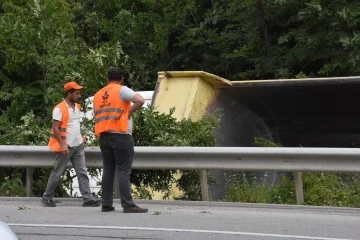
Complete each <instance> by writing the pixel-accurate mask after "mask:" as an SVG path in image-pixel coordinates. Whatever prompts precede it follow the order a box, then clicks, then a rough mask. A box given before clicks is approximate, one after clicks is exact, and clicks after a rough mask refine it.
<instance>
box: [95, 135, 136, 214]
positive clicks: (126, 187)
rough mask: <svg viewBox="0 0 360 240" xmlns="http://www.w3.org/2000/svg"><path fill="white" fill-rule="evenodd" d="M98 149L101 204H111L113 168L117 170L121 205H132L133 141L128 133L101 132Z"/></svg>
mask: <svg viewBox="0 0 360 240" xmlns="http://www.w3.org/2000/svg"><path fill="white" fill-rule="evenodd" d="M100 149H101V154H102V157H103V176H102V185H101V189H102V205H103V206H111V205H113V186H114V175H115V169H116V171H117V176H118V181H119V188H120V200H121V202H120V203H121V206H122V207H124V208H125V207H131V206H133V205H134V201H133V198H132V196H131V184H130V174H131V170H132V164H133V157H134V141H133V138H132V136H131V135H129V134H118V133H101V135H100Z"/></svg>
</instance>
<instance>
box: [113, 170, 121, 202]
mask: <svg viewBox="0 0 360 240" xmlns="http://www.w3.org/2000/svg"><path fill="white" fill-rule="evenodd" d="M114 197H115V199H120V188H119V179H118V177H117V172H116V171H115V174H114Z"/></svg>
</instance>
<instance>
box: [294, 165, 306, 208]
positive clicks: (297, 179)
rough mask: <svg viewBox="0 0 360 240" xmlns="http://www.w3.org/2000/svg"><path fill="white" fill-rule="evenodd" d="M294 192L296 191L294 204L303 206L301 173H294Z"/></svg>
mask: <svg viewBox="0 0 360 240" xmlns="http://www.w3.org/2000/svg"><path fill="white" fill-rule="evenodd" d="M294 175H295V190H296V204H298V205H302V204H304V192H303V183H302V176H301V172H295V173H294Z"/></svg>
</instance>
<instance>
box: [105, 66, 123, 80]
mask: <svg viewBox="0 0 360 240" xmlns="http://www.w3.org/2000/svg"><path fill="white" fill-rule="evenodd" d="M123 77H125V71H124V70H123V69H122V68H119V67H111V68H109V70H108V80H110V81H111V80H121V79H122V78H123Z"/></svg>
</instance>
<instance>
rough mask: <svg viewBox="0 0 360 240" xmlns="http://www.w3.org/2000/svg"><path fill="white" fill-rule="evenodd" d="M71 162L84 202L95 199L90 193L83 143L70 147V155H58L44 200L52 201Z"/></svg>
mask: <svg viewBox="0 0 360 240" xmlns="http://www.w3.org/2000/svg"><path fill="white" fill-rule="evenodd" d="M69 160H70V161H71V163H72V165H73V167H74V169H75V172H76V175H77V178H78V182H79V189H80V193H81V196H82V198H83V200H84V202H88V201H91V200H92V199H94V196H93V195H92V193H91V191H90V184H89V177H88V175H87V168H86V165H85V152H84V144H83V143H82V144H80V145H79V146H77V147H69V154H68V155H64V154H61V153H56V157H55V166H54V170H53V171H52V173H51V175H50V177H49V180H48V183H47V185H46V190H45V192H44V194H43V198H44V199H48V200H52V198H53V197H54V194H55V189H56V187H57V185H58V183H59V180H60V178H61V176H62V174H63V173H64V170H65V168H66V165H67V163H68V162H69Z"/></svg>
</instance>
